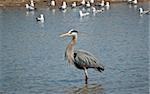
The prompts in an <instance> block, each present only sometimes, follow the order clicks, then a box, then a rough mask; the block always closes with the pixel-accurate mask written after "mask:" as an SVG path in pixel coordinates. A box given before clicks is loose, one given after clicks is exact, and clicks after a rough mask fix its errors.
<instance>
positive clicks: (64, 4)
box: [60, 1, 67, 10]
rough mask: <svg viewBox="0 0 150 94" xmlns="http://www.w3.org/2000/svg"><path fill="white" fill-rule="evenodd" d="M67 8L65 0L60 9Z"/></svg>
mask: <svg viewBox="0 0 150 94" xmlns="http://www.w3.org/2000/svg"><path fill="white" fill-rule="evenodd" d="M66 8H67V3H66V2H65V1H63V3H62V6H61V7H60V9H62V10H65V9H66Z"/></svg>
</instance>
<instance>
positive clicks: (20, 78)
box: [0, 2, 150, 94]
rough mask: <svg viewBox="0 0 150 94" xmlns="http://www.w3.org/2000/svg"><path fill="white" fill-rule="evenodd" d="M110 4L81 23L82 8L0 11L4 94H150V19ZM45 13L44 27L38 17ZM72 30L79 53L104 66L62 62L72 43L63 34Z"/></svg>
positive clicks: (0, 75)
mask: <svg viewBox="0 0 150 94" xmlns="http://www.w3.org/2000/svg"><path fill="white" fill-rule="evenodd" d="M148 4H149V2H145V3H142V2H141V3H139V4H138V6H129V5H127V4H126V3H122V4H112V5H111V8H110V9H109V10H105V11H104V12H103V13H98V14H96V15H93V14H92V13H90V15H89V16H87V17H83V18H80V17H79V13H78V11H79V8H76V9H71V8H68V9H67V11H66V12H61V11H59V10H58V9H51V8H47V7H44V8H38V10H37V11H34V12H27V11H26V10H25V8H0V28H1V29H0V58H1V59H0V94H148V93H149V78H148V77H149V76H148V75H149V69H148V66H149V64H148V63H149V59H148V58H149V56H148V50H149V44H148V40H149V17H150V16H149V15H143V16H140V15H139V13H138V8H139V7H140V6H142V7H143V8H145V9H148V8H149V6H148ZM40 13H43V14H44V15H45V19H46V21H45V23H40V22H36V20H35V18H36V17H37V16H38V15H39V14H40ZM71 28H74V29H76V30H78V31H79V32H81V33H80V34H79V37H78V43H77V45H76V46H75V48H76V49H84V50H87V51H89V52H91V53H92V54H94V56H95V57H97V59H98V60H99V61H100V62H101V63H102V64H103V65H105V71H104V72H102V73H99V72H97V71H95V70H93V69H89V70H88V73H89V84H88V85H84V74H83V71H82V70H78V69H76V68H75V67H74V66H73V65H71V64H68V63H67V61H65V59H64V52H65V48H66V46H67V44H68V42H69V41H70V38H66V39H61V38H59V35H60V34H61V33H64V32H67V31H68V30H69V29H71Z"/></svg>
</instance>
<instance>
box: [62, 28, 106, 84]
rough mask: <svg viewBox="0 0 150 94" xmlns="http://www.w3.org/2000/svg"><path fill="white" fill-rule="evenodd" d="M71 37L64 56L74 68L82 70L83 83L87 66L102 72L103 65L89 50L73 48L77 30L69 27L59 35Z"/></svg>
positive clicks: (86, 74)
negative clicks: (83, 75)
mask: <svg viewBox="0 0 150 94" xmlns="http://www.w3.org/2000/svg"><path fill="white" fill-rule="evenodd" d="M67 36H69V37H72V40H71V42H70V43H69V44H68V46H67V48H66V51H65V57H66V59H67V60H68V62H69V63H71V64H74V65H75V67H76V68H78V69H81V70H84V74H85V84H87V83H88V72H87V69H88V68H94V69H95V70H97V71H99V72H102V71H104V66H103V65H102V64H99V63H97V59H96V58H95V57H94V56H93V55H92V54H91V53H89V52H87V51H82V50H74V46H75V44H76V43H77V36H78V31H76V30H73V29H71V30H70V31H68V32H67V33H64V34H61V35H60V37H67Z"/></svg>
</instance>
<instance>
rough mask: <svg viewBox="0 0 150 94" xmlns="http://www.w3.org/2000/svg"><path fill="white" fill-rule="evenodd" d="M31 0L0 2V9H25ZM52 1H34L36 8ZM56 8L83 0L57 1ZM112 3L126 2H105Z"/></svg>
mask: <svg viewBox="0 0 150 94" xmlns="http://www.w3.org/2000/svg"><path fill="white" fill-rule="evenodd" d="M29 1H30V0H16V1H15V0H0V7H24V6H25V4H26V3H29ZM49 1H50V0H34V3H35V6H37V7H41V6H49ZM55 1H56V7H59V6H60V5H61V4H62V1H66V2H67V4H68V5H71V3H72V2H74V1H76V2H77V3H78V4H79V3H80V2H81V1H82V0H55ZM95 1H96V2H101V0H95ZM105 1H109V2H111V3H123V2H125V0H105ZM138 1H139V2H148V1H149V0H138Z"/></svg>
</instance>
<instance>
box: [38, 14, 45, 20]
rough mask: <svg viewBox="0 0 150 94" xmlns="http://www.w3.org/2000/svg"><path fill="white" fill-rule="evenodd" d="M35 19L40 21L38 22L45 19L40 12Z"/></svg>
mask: <svg viewBox="0 0 150 94" xmlns="http://www.w3.org/2000/svg"><path fill="white" fill-rule="evenodd" d="M36 20H37V21H40V22H44V20H45V19H44V15H43V14H40V16H39V17H37V18H36Z"/></svg>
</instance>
